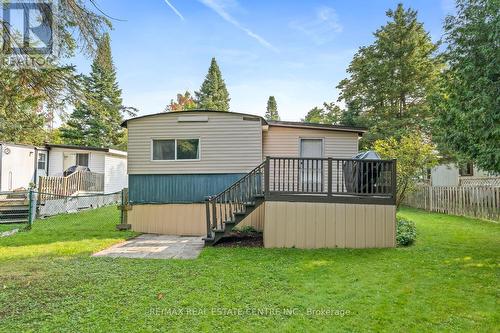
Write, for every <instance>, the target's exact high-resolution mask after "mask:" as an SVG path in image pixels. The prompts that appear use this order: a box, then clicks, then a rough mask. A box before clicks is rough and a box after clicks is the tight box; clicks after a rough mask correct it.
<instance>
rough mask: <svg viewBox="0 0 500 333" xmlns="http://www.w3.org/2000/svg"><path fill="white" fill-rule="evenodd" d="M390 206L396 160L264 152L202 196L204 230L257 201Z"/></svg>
mask: <svg viewBox="0 0 500 333" xmlns="http://www.w3.org/2000/svg"><path fill="white" fill-rule="evenodd" d="M260 198H262V200H264V199H265V200H269V201H305V202H334V203H354V204H379V205H393V204H395V203H396V160H367V159H365V160H359V159H337V158H302V157H267V158H266V160H265V161H264V162H263V163H262V164H260V165H259V166H258V167H256V168H255V169H253V170H252V171H250V172H249V173H248V174H247V175H245V176H244V177H243V178H241V179H240V180H238V181H237V182H235V183H234V184H232V185H231V186H229V187H228V188H227V189H226V190H224V191H222V192H221V193H219V194H217V195H214V196H211V197H208V198H207V201H206V216H207V235H211V233H212V231H213V230H221V229H223V227H224V223H226V222H227V221H234V217H235V214H238V213H243V212H245V208H246V207H245V205H253V204H254V203H255V201H256V200H258V199H260Z"/></svg>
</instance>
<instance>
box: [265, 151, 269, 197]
mask: <svg viewBox="0 0 500 333" xmlns="http://www.w3.org/2000/svg"><path fill="white" fill-rule="evenodd" d="M270 161H271V158H270V157H269V156H266V163H265V164H264V196H265V198H267V197H269V178H270V177H269V169H270V167H269V165H270V164H271V162H270Z"/></svg>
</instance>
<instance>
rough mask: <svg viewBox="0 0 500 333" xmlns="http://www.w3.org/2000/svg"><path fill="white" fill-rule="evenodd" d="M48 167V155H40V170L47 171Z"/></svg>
mask: <svg viewBox="0 0 500 333" xmlns="http://www.w3.org/2000/svg"><path fill="white" fill-rule="evenodd" d="M46 165H47V154H45V153H38V170H45V167H46Z"/></svg>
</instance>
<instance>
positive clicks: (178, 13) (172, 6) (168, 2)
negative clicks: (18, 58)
mask: <svg viewBox="0 0 500 333" xmlns="http://www.w3.org/2000/svg"><path fill="white" fill-rule="evenodd" d="M165 3H166V4H167V5H168V6H169V7H170V9H172V10H173V11H174V13H175V15H177V16H179V17H180V18H181V20H183V21H184V16H182V14H181V13H180V12H179V11H178V10H177V8H175V7H174V5H172V4H171V3H170V1H168V0H165Z"/></svg>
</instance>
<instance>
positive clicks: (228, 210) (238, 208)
mask: <svg viewBox="0 0 500 333" xmlns="http://www.w3.org/2000/svg"><path fill="white" fill-rule="evenodd" d="M267 163H268V161H267V160H266V161H264V162H262V163H261V164H259V165H258V166H257V167H255V168H254V169H253V170H251V171H250V172H248V173H247V174H246V175H244V176H243V177H241V178H240V179H238V180H237V181H236V182H234V183H233V184H231V185H230V186H229V187H227V188H226V189H225V190H224V191H222V192H220V193H218V194H216V195H212V196H208V197H207V198H206V200H205V204H206V218H207V236H208V237H210V236H211V235H212V232H213V231H214V230H216V229H219V230H221V229H223V224H224V223H225V222H226V221H230V220H233V219H234V214H235V213H237V212H243V211H244V209H245V204H246V203H249V202H251V201H253V200H254V198H255V197H256V196H257V195H264V193H265V184H264V182H265V168H266V164H267Z"/></svg>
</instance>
